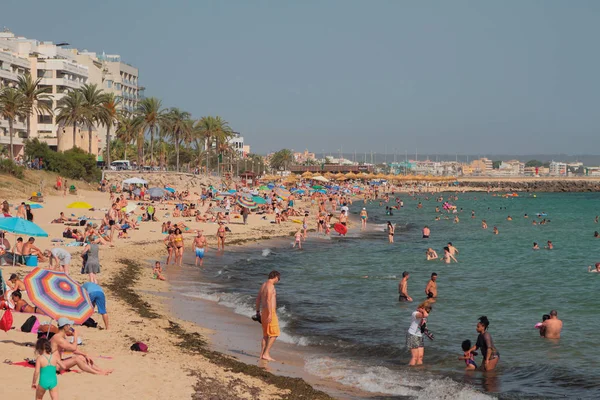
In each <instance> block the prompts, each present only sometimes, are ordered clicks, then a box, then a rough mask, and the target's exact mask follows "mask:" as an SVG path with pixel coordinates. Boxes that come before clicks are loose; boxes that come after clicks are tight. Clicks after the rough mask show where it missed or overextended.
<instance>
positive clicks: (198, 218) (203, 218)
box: [196, 210, 207, 222]
mask: <svg viewBox="0 0 600 400" xmlns="http://www.w3.org/2000/svg"><path fill="white" fill-rule="evenodd" d="M206 221H207V218H206V216H202V214H201V213H200V210H196V222H206Z"/></svg>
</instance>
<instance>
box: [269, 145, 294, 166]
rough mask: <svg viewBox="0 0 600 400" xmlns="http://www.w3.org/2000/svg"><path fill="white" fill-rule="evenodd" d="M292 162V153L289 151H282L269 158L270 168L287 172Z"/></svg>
mask: <svg viewBox="0 0 600 400" xmlns="http://www.w3.org/2000/svg"><path fill="white" fill-rule="evenodd" d="M293 162H294V153H293V152H292V151H291V150H290V149H282V150H279V151H278V152H276V153H274V154H273V155H272V156H271V161H270V164H271V168H273V169H280V168H283V169H284V170H287V168H288V166H289V165H290V164H292V163H293Z"/></svg>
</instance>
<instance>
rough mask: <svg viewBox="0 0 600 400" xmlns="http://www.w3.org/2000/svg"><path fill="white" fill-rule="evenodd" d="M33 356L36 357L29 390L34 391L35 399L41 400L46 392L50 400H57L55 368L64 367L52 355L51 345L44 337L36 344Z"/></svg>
mask: <svg viewBox="0 0 600 400" xmlns="http://www.w3.org/2000/svg"><path fill="white" fill-rule="evenodd" d="M35 354H36V355H37V356H38V357H37V359H36V360H35V371H34V372H33V382H32V383H31V388H32V389H34V390H35V399H36V400H42V399H43V398H44V396H45V395H46V391H48V392H50V398H51V399H52V400H58V388H57V386H58V379H57V377H56V375H57V373H56V369H57V368H56V367H58V368H62V369H65V368H64V365H63V363H62V362H61V361H60V360H59V359H58V356H57V355H56V354H54V353H52V345H51V344H50V341H49V340H48V339H46V338H45V337H42V338H40V339H38V341H37V342H36V344H35Z"/></svg>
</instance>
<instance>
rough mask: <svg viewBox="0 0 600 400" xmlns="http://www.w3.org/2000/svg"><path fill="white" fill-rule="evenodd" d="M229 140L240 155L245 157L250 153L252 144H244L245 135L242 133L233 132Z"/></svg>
mask: <svg viewBox="0 0 600 400" xmlns="http://www.w3.org/2000/svg"><path fill="white" fill-rule="evenodd" d="M228 142H229V145H230V146H231V147H232V148H233V149H234V150H235V151H236V152H237V153H238V155H239V156H240V157H242V158H244V157H246V156H247V155H248V153H250V146H248V145H244V137H243V136H242V135H241V133H239V132H233V136H232V137H231V138H230V139H229V141H228Z"/></svg>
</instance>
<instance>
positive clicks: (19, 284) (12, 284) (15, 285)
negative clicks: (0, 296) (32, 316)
mask: <svg viewBox="0 0 600 400" xmlns="http://www.w3.org/2000/svg"><path fill="white" fill-rule="evenodd" d="M6 285H7V286H8V287H9V288H10V290H13V291H14V290H20V291H21V292H24V291H25V284H24V283H23V281H22V280H21V279H19V275H17V274H11V275H10V277H9V278H8V281H6Z"/></svg>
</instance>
